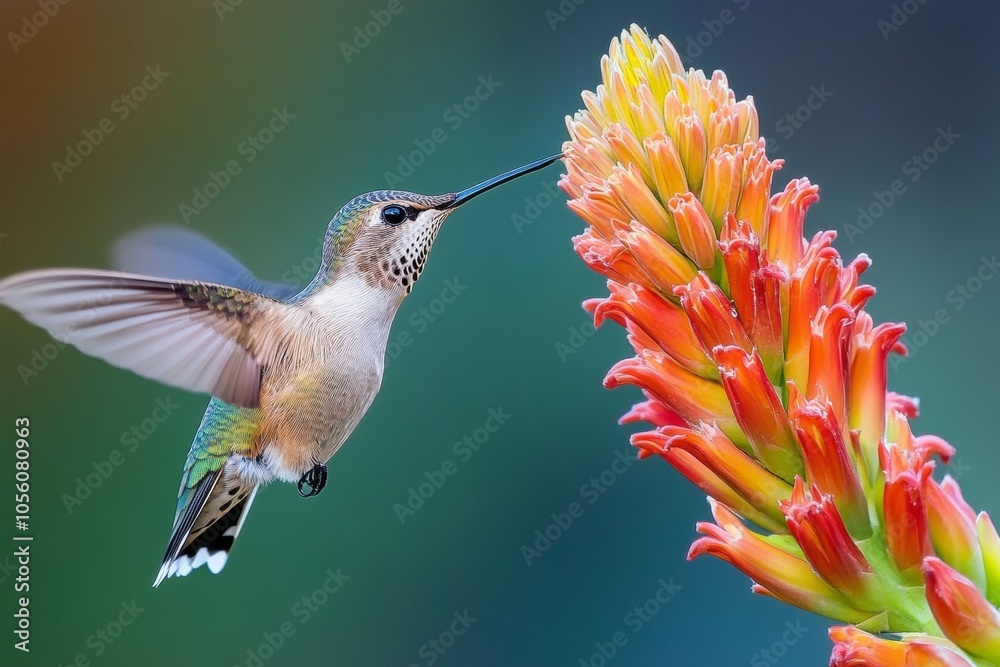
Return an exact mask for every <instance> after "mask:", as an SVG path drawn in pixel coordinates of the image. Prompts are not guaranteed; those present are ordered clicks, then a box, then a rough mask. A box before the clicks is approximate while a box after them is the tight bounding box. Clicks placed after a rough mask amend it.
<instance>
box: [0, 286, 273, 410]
mask: <svg viewBox="0 0 1000 667" xmlns="http://www.w3.org/2000/svg"><path fill="white" fill-rule="evenodd" d="M0 303H3V304H5V305H7V306H9V307H11V308H13V309H14V310H16V311H18V312H20V313H21V314H22V315H23V316H24V318H25V319H26V320H28V321H29V322H31V323H33V324H37V325H38V326H40V327H43V328H45V329H47V330H48V331H49V333H51V334H52V335H53V336H54V337H55V338H57V339H59V340H62V341H65V342H67V343H71V344H73V345H75V346H76V347H78V348H79V349H80V350H81V351H83V352H86V353H87V354H90V355H92V356H95V357H98V358H100V359H104V360H105V361H107V362H109V363H111V364H113V365H115V366H119V367H121V368H126V369H128V370H130V371H134V372H135V373H138V374H139V375H142V376H145V377H148V378H152V379H154V380H158V381H160V382H163V383H165V384H169V385H173V386H176V387H180V388H182V389H187V390H189V391H198V392H205V393H208V394H212V395H213V396H217V397H218V398H220V399H222V400H223V401H226V402H227V403H233V404H235V405H241V406H246V407H254V406H256V405H257V403H258V401H259V394H260V379H261V366H262V364H261V362H260V361H259V360H261V359H263V360H264V361H265V363H266V361H267V359H270V358H272V357H273V354H274V353H275V340H276V337H275V336H273V335H270V336H269V332H271V333H273V332H274V331H277V330H278V328H277V326H276V325H277V321H278V319H277V318H279V317H280V316H281V315H283V314H284V313H285V312H286V311H287V309H288V307H287V306H285V305H284V304H281V303H279V302H277V301H274V300H272V299H269V298H267V297H265V296H260V295H258V294H251V293H250V292H246V291H243V290H238V289H235V288H232V287H224V286H221V285H211V284H206V283H197V282H187V281H172V280H164V279H161V278H152V277H148V276H140V275H134V274H128V273H117V272H114V271H96V270H90V269H50V270H42V271H28V272H25V273H19V274H16V275H13V276H11V277H9V278H7V279H6V280H3V281H0Z"/></svg>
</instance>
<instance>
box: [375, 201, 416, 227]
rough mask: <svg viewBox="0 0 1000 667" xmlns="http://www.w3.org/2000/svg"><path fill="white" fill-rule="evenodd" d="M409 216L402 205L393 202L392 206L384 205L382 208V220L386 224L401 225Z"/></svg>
mask: <svg viewBox="0 0 1000 667" xmlns="http://www.w3.org/2000/svg"><path fill="white" fill-rule="evenodd" d="M409 217H410V214H409V212H408V211H407V210H406V209H405V208H403V207H402V206H398V205H396V204H393V205H392V206H386V207H385V208H384V209H382V222H384V223H385V224H387V225H392V226H393V227H395V226H396V225H401V224H403V222H405V221H406V219H407V218H409Z"/></svg>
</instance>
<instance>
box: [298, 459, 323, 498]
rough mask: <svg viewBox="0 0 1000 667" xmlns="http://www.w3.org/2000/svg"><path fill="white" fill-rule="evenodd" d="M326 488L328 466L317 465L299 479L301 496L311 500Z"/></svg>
mask: <svg viewBox="0 0 1000 667" xmlns="http://www.w3.org/2000/svg"><path fill="white" fill-rule="evenodd" d="M324 486H326V464H325V463H317V464H316V465H314V466H313V467H312V468H310V469H309V470H308V471H306V474H304V475H302V477H301V478H300V479H299V495H300V496H302V497H303V498H311V497H313V496H315V495H317V494H319V492H320V491H322V490H323V487H324ZM303 487H305V488H303Z"/></svg>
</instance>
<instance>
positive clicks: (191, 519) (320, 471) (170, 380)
mask: <svg viewBox="0 0 1000 667" xmlns="http://www.w3.org/2000/svg"><path fill="white" fill-rule="evenodd" d="M561 157H562V156H561V155H554V156H551V157H548V158H545V159H544V160H538V161H537V162H532V163H531V164H527V165H524V166H523V167H519V168H517V169H513V170H511V171H508V172H506V173H504V174H501V175H499V176H496V177H494V178H491V179H488V180H486V181H483V182H482V183H480V184H478V185H475V186H473V187H471V188H468V189H466V190H462V191H461V192H458V193H451V194H443V195H438V196H427V195H420V194H415V193H412V192H402V191H397V190H379V191H375V192H369V193H367V194H363V195H360V196H358V197H355V198H354V199H352V200H351V201H349V202H348V203H347V204H346V205H345V206H344V207H343V208H341V209H340V211H338V212H337V214H336V215H335V216H334V217H333V220H331V221H330V223H329V226H328V228H327V233H326V238H325V240H324V244H323V255H322V260H321V262H320V266H319V270H318V271H317V273H316V276H315V277H314V278H313V280H312V282H310V283H309V284H308V285H307V286H306V287H305V288H304V289H302V291H300V292H298V293H294V292H293V290H292V289H291V288H290V287H289V286H287V285H283V284H277V283H269V282H266V281H262V280H260V279H258V278H256V277H255V276H254V275H253V274H252V273H250V271H249V270H247V269H246V268H245V267H243V266H242V265H241V264H240V263H239V262H238V261H237V260H236V259H235V258H233V257H232V256H231V255H229V254H228V253H227V252H226V251H225V250H223V249H221V248H219V247H218V246H216V245H215V244H213V243H212V242H211V241H208V240H207V239H205V238H204V237H201V236H199V235H197V234H194V233H193V232H189V231H187V230H183V229H179V228H170V227H159V228H151V229H148V230H141V231H139V232H136V233H134V234H132V235H130V236H126V237H125V238H124V239H122V241H120V242H119V244H118V247H117V254H118V256H119V257H121V258H122V261H119V262H118V264H119V266H120V267H121V268H123V269H130V270H135V269H138V270H141V271H142V273H143V274H145V275H140V274H139V273H133V272H119V271H102V270H93V269H47V270H38V271H27V272H24V273H18V274H16V275H13V276H11V277H9V278H7V279H5V280H3V281H0V303H3V304H5V305H7V306H9V307H10V308H12V309H14V310H16V311H18V312H20V313H21V315H23V316H24V318H25V319H26V320H28V321H29V322H32V323H34V324H37V325H38V326H41V327H43V328H45V329H47V330H48V331H49V332H50V333H51V334H52V335H53V336H55V337H56V338H58V339H60V340H63V341H65V342H68V343H71V344H73V345H75V346H76V347H77V348H79V349H80V350H81V351H83V352H85V353H87V354H90V355H93V356H95V357H99V358H101V359H104V360H105V361H107V362H109V363H111V364H113V365H115V366H120V367H122V368H126V369H128V370H131V371H134V372H135V373H138V374H139V375H143V376H145V377H149V378H152V379H155V380H158V381H160V382H163V383H165V384H169V385H173V386H175V387H180V388H182V389H186V390H189V391H196V392H204V393H207V394H211V395H212V399H211V401H210V402H209V404H208V408H207V409H206V410H205V415H204V417H203V418H202V420H201V425H200V426H199V428H198V432H197V433H196V434H195V436H194V442H193V443H192V444H191V450H190V451H189V452H188V456H187V460H186V461H185V464H184V472H183V475H182V476H181V485H180V491H179V492H178V498H177V509H176V513H175V515H174V525H173V533H172V535H171V537H170V542H169V544H168V546H167V551H166V554H165V556H164V558H163V563H162V565H161V567H160V570H159V573H158V574H157V576H156V580H155V581H154V583H153V586H154V587H155V586H158V585H159V584H160V582H162V581H163V579H164V578H166V577H171V576H175V575H176V576H185V575H187V574H189V573H190V572H191V571H192V570H193V569H194V568H197V567H199V566H201V565H207V566H208V569H209V570H210V571H211V572H212V573H213V574H217V573H218V572H220V571H221V570H222V568H223V567H224V566H225V564H226V559H227V558H228V556H229V551H230V550H231V549H232V546H233V542H234V541H235V540H236V537H237V536H238V535H239V533H240V528H241V527H242V526H243V522H244V520H245V519H246V515H247V512H248V511H249V509H250V505H251V503H252V502H253V499H254V495H255V494H256V492H257V489H258V488H259V487H260V486H261V485H262V484H266V483H268V482H271V481H272V480H281V481H283V482H296V483H297V484H298V490H299V493H300V494H301V495H303V496H306V497H308V496H314V495H316V494H318V493H319V492H320V491H322V490H323V487H324V485H325V484H326V479H327V467H326V462H327V461H329V460H330V458H331V457H332V456H333V455H334V454H335V453H336V452H337V450H338V449H339V448H340V447H341V445H343V444H344V441H345V440H347V438H348V436H349V435H350V434H351V432H352V431H353V430H354V428H355V426H357V424H358V422H359V421H360V420H361V417H362V416H363V415H364V414H365V412H366V411H367V410H368V407H369V406H370V405H371V403H372V401H373V400H374V398H375V395H376V394H377V393H378V390H379V387H380V385H381V383H382V372H383V368H384V362H385V349H386V343H387V341H388V337H389V329H390V327H391V326H392V321H393V318H394V317H395V315H396V311H397V310H398V308H399V306H400V304H401V303H402V301H403V299H404V298H405V297H406V295H407V294H409V293H410V291H411V290H412V289H413V284H414V283H415V282H416V280H417V278H419V277H420V273H421V271H422V270H423V268H424V263H425V262H426V261H427V255H428V253H429V252H430V249H431V244H432V243H433V242H434V239H435V237H436V236H437V233H438V230H439V229H440V227H441V224H442V223H443V222H444V220H445V218H447V217H448V216H449V215H450V214H451V213H452V212H453V211H454V210H455V209H456V208H458V207H459V206H461V205H462V204H464V203H465V202H467V201H469V200H470V199H472V198H473V197H476V196H477V195H480V194H482V193H484V192H486V191H487V190H490V189H492V188H494V187H496V186H498V185H501V184H503V183H506V182H507V181H510V180H512V179H514V178H517V177H519V176H523V175H524V174H528V173H530V172H533V171H536V170H538V169H542V168H543V167H546V166H548V165H550V164H552V163H553V162H555V161H556V160H558V159H559V158H561Z"/></svg>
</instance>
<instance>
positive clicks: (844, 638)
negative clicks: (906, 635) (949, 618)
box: [830, 626, 974, 667]
mask: <svg viewBox="0 0 1000 667" xmlns="http://www.w3.org/2000/svg"><path fill="white" fill-rule="evenodd" d="M830 639H832V640H833V641H834V642H835V643H836V645H835V646H834V647H833V655H832V656H831V658H830V667H974V663H972V662H970V661H969V660H967V659H966V658H965V657H963V656H962V655H961V654H960V653H961V652H960V651H958V650H957V649H955V647H948V646H945V645H943V644H932V643H928V642H927V641H921V639H925V640H930V641H933V640H932V639H931V638H929V637H928V638H919V639H918V638H912V639H908V640H907V641H894V640H889V639H882V638H880V637H875V636H874V635H870V634H868V633H867V632H864V631H862V630H858V629H857V628H853V627H850V626H848V627H843V626H841V627H836V628H830Z"/></svg>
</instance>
